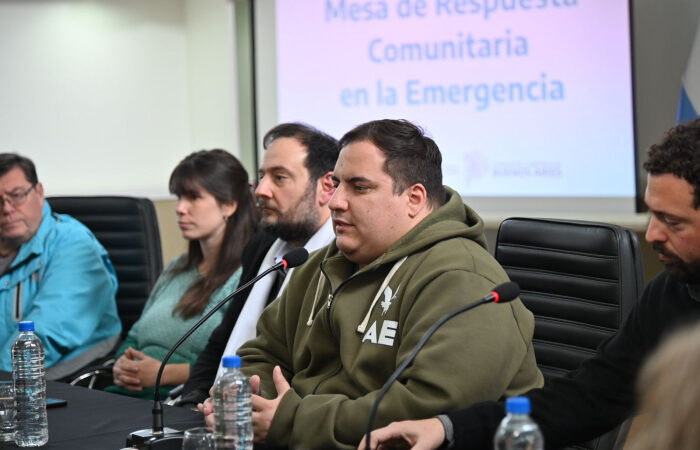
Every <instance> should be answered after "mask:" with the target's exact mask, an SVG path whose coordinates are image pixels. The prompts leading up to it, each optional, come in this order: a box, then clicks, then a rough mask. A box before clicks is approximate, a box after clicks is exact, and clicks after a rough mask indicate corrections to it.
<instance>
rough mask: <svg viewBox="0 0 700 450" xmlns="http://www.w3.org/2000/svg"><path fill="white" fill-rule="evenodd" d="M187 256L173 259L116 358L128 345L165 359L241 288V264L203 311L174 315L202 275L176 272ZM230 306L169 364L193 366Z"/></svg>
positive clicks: (195, 272) (194, 270) (201, 329)
mask: <svg viewBox="0 0 700 450" xmlns="http://www.w3.org/2000/svg"><path fill="white" fill-rule="evenodd" d="M186 258H187V255H184V254H183V255H180V256H178V257H177V258H175V259H173V260H172V261H171V262H170V264H168V266H167V267H166V268H165V270H164V271H163V273H162V274H161V275H160V276H159V277H158V280H157V281H156V284H155V285H154V286H153V290H152V291H151V295H150V296H149V298H148V301H147V302H146V305H145V306H144V308H143V312H142V313H141V317H139V320H137V321H136V323H134V325H133V326H132V327H131V330H129V334H128V335H127V338H126V340H125V341H124V343H123V344H122V345H121V347H120V348H119V350H118V351H117V355H116V356H117V358H119V356H121V355H122V354H123V353H124V352H125V351H126V349H127V348H128V347H133V348H135V349H137V350H140V351H142V352H144V353H145V354H146V355H148V356H150V357H152V358H155V359H158V360H161V361H162V360H163V358H165V355H166V354H167V353H168V351H169V350H170V347H172V346H173V345H174V344H175V343H176V342H177V341H178V340H179V339H180V338H181V337H182V336H183V335H184V334H185V333H186V332H187V330H189V329H190V328H191V327H192V326H194V324H195V323H197V321H199V319H201V318H202V317H203V316H204V315H205V314H206V313H208V312H209V311H210V310H211V309H212V308H213V307H214V306H216V305H217V304H218V303H219V302H220V301H221V300H223V299H224V297H226V296H227V295H229V294H230V293H232V292H233V291H234V290H235V289H236V287H238V282H239V280H240V277H241V268H240V267H239V268H238V270H236V271H235V272H234V273H233V274H232V275H231V277H229V279H228V280H227V281H226V283H224V284H223V286H221V287H219V288H218V289H217V290H216V291H214V293H213V294H212V295H211V297H210V298H209V304H208V305H207V307H206V308H205V310H204V311H203V312H202V314H200V315H197V316H194V317H191V318H189V319H183V318H182V317H181V316H180V314H179V313H176V314H173V311H174V310H175V306H177V304H178V302H179V301H180V299H181V298H182V296H183V295H184V293H185V292H186V291H187V289H189V287H190V286H192V285H193V284H194V283H195V282H196V281H197V280H199V279H200V278H201V275H200V274H199V273H198V272H197V269H196V268H190V269H187V270H185V271H183V272H180V273H177V274H175V273H174V272H175V270H174V269H175V268H176V267H178V266H179V265H180V264H182V263H183V261H184V260H185V259H186ZM227 307H228V305H226V306H224V307H223V308H221V309H220V310H218V311H217V312H216V313H214V315H213V316H212V317H210V318H209V320H207V321H206V322H204V324H202V326H201V327H199V329H198V330H197V331H195V332H194V333H193V334H192V336H190V337H189V338H187V340H185V342H183V343H182V345H181V346H180V348H178V349H177V351H175V353H174V354H173V355H172V356H171V357H170V360H169V361H168V363H190V365H193V364H194V363H195V361H196V360H197V357H198V356H199V353H200V352H201V351H202V350H203V349H204V346H205V345H206V344H207V341H208V340H209V335H211V332H212V331H213V330H214V328H216V327H217V326H218V325H219V323H220V322H221V319H223V317H224V313H225V312H226V308H227ZM109 390H113V389H109ZM117 390H118V391H119V392H124V393H129V394H130V395H133V393H130V392H128V391H125V390H121V389H117ZM150 392H151V393H152V392H153V391H152V390H150Z"/></svg>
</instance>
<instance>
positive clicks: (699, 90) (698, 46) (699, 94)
mask: <svg viewBox="0 0 700 450" xmlns="http://www.w3.org/2000/svg"><path fill="white" fill-rule="evenodd" d="M698 113H700V25H699V26H698V31H697V32H696V33H695V42H694V43H693V49H692V50H691V51H690V58H688V66H687V67H686V68H685V73H684V74H683V80H682V83H681V100H680V102H678V117H677V118H676V123H683V122H687V121H689V120H693V119H696V118H697V117H698Z"/></svg>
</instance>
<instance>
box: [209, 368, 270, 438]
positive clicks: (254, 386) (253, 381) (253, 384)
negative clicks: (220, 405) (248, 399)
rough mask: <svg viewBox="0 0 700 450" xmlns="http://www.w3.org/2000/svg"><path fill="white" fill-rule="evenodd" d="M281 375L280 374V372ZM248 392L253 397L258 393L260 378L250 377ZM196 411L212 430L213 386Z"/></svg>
mask: <svg viewBox="0 0 700 450" xmlns="http://www.w3.org/2000/svg"><path fill="white" fill-rule="evenodd" d="M280 373H281V372H280ZM250 390H251V392H252V393H253V395H256V394H258V393H259V392H260V377H259V376H257V375H253V376H252V377H250ZM197 410H198V411H199V412H201V413H202V414H204V422H205V423H206V424H207V428H209V429H210V430H213V429H214V386H212V387H211V389H209V398H208V399H206V400H204V403H200V404H198V405H197Z"/></svg>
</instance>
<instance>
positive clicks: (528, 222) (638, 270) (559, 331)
mask: <svg viewBox="0 0 700 450" xmlns="http://www.w3.org/2000/svg"><path fill="white" fill-rule="evenodd" d="M495 255H496V259H497V260H498V262H499V263H500V264H501V265H502V266H503V267H504V268H505V270H506V272H507V273H508V276H509V277H510V278H511V280H513V281H515V282H516V283H518V284H519V285H520V290H521V294H520V298H521V300H522V301H523V303H524V304H525V306H527V308H528V309H529V310H530V311H532V313H533V314H534V315H535V334H534V338H533V346H534V349H535V356H536V358H537V363H538V366H539V367H540V370H542V373H543V375H544V376H545V379H550V378H552V377H557V376H562V375H564V374H566V373H568V372H569V371H570V370H573V369H576V368H577V367H579V365H580V364H581V363H582V362H583V361H584V360H586V359H588V358H590V357H591V356H593V355H594V354H595V352H596V349H597V347H598V345H599V344H600V343H601V342H602V341H603V340H604V339H606V338H607V337H609V336H611V335H613V334H614V333H616V332H617V330H618V329H619V327H620V325H621V324H622V322H623V320H624V319H625V318H626V317H627V315H628V314H629V312H630V310H631V309H632V307H633V306H634V305H635V304H636V302H637V299H638V298H639V296H640V295H641V293H642V290H643V289H644V274H643V270H642V256H641V248H640V245H639V239H638V238H637V235H636V233H635V232H633V231H632V230H629V229H627V228H624V227H620V226H617V225H611V224H606V223H598V222H585V221H564V220H553V219H530V218H511V219H506V220H505V221H504V222H503V223H502V224H501V226H500V228H499V230H498V237H497V240H496V252H495ZM614 431H615V430H614ZM616 435H617V432H615V436H616ZM611 439H612V441H614V440H615V439H614V436H613V437H610V436H607V435H606V437H604V438H601V439H600V440H599V442H598V443H596V442H592V443H587V444H584V445H583V446H579V447H575V448H595V449H602V448H611V445H610V443H609V442H610V440H611ZM600 441H605V442H606V444H602V443H600Z"/></svg>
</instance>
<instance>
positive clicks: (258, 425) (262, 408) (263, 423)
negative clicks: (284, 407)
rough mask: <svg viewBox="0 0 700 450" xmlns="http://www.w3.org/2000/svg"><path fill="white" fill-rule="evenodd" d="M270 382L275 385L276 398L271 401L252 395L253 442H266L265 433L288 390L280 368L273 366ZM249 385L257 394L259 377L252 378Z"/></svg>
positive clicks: (287, 384)
mask: <svg viewBox="0 0 700 450" xmlns="http://www.w3.org/2000/svg"><path fill="white" fill-rule="evenodd" d="M254 379H255V380H254ZM272 381H273V382H274V383H275V389H276V390H277V397H275V398H274V399H272V400H266V399H264V398H263V397H261V396H259V395H257V394H253V398H252V400H253V433H254V436H253V442H260V443H264V442H266V441H267V433H268V431H270V425H271V424H272V419H273V417H275V412H277V407H278V406H279V404H280V401H281V400H282V396H284V394H285V393H286V392H287V391H288V390H289V389H290V386H289V383H287V380H285V379H284V375H282V369H280V366H275V368H274V369H273V370H272ZM250 385H251V387H252V388H253V391H254V392H259V390H260V377H257V376H255V375H254V376H252V377H251V379H250Z"/></svg>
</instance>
